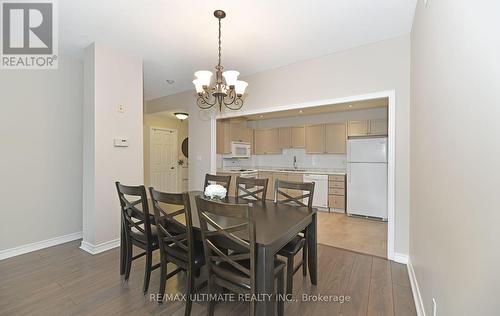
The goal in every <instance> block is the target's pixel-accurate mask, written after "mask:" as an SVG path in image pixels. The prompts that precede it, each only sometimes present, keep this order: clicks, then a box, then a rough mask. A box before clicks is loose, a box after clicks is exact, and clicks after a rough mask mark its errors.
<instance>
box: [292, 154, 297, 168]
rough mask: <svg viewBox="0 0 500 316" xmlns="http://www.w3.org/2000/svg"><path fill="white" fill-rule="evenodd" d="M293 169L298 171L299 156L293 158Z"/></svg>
mask: <svg viewBox="0 0 500 316" xmlns="http://www.w3.org/2000/svg"><path fill="white" fill-rule="evenodd" d="M293 169H295V170H297V156H293Z"/></svg>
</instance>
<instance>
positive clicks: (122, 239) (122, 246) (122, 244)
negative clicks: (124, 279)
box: [120, 225, 127, 275]
mask: <svg viewBox="0 0 500 316" xmlns="http://www.w3.org/2000/svg"><path fill="white" fill-rule="evenodd" d="M126 252H127V250H126V249H125V231H124V230H123V225H121V229H120V275H124V274H125V261H126V260H127V253H126Z"/></svg>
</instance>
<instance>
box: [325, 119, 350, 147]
mask: <svg viewBox="0 0 500 316" xmlns="http://www.w3.org/2000/svg"><path fill="white" fill-rule="evenodd" d="M325 139H326V140H325V152H326V153H328V154H345V153H347V150H346V139H347V137H346V125H345V123H338V124H326V125H325Z"/></svg>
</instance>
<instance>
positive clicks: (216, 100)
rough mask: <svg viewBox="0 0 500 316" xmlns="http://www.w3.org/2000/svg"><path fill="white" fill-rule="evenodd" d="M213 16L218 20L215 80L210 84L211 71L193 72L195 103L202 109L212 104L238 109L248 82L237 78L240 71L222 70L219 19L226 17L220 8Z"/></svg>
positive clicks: (241, 103) (241, 104) (220, 108)
mask: <svg viewBox="0 0 500 316" xmlns="http://www.w3.org/2000/svg"><path fill="white" fill-rule="evenodd" d="M214 16H215V17H216V18H217V19H218V20H219V62H218V64H217V66H215V70H216V71H215V82H214V83H213V84H211V79H212V72H210V71H208V70H200V71H197V72H195V73H194V76H195V77H196V79H195V80H193V84H194V86H195V88H196V93H197V94H198V98H197V100H196V103H197V104H198V106H199V107H200V108H202V109H209V108H211V107H213V106H214V105H216V104H217V105H218V106H219V111H220V110H222V106H223V105H224V106H226V107H227V108H228V109H231V110H239V109H241V107H242V106H243V99H242V97H243V94H245V89H246V87H247V86H248V83H246V82H245V81H241V80H238V76H239V75H240V73H239V72H238V71H236V70H228V71H224V72H222V70H223V69H224V67H222V65H221V20H222V19H223V18H225V17H226V13H225V12H224V11H222V10H216V11H215V12H214Z"/></svg>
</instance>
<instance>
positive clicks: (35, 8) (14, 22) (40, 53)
mask: <svg viewBox="0 0 500 316" xmlns="http://www.w3.org/2000/svg"><path fill="white" fill-rule="evenodd" d="M55 13H56V11H55V3H54V1H51V0H44V1H43V0H42V1H36V0H34V1H33V0H32V2H20V1H14V0H3V1H1V17H2V23H1V26H2V31H1V34H2V40H1V44H2V48H1V56H0V58H1V59H0V60H1V63H0V66H1V67H0V68H3V69H56V68H57V66H58V63H57V59H58V58H57V50H58V47H57V44H58V43H57V23H56V21H57V19H56V14H55Z"/></svg>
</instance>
